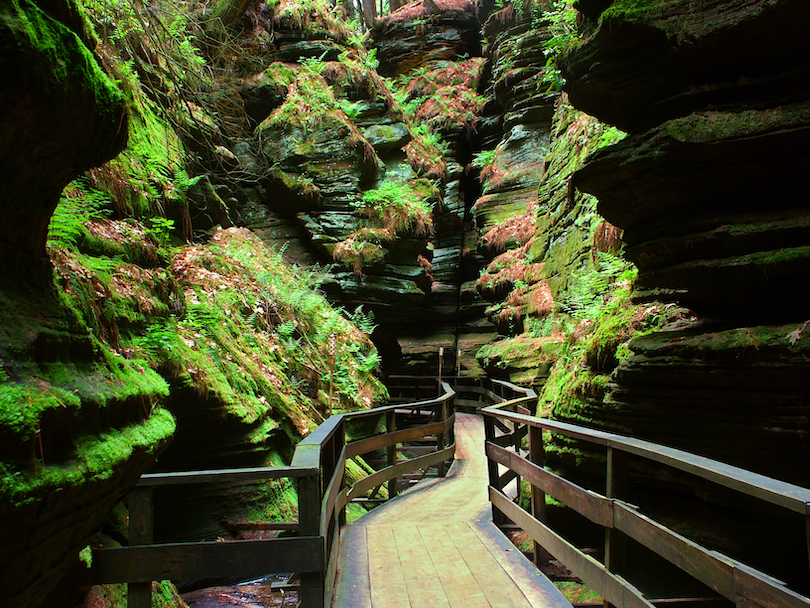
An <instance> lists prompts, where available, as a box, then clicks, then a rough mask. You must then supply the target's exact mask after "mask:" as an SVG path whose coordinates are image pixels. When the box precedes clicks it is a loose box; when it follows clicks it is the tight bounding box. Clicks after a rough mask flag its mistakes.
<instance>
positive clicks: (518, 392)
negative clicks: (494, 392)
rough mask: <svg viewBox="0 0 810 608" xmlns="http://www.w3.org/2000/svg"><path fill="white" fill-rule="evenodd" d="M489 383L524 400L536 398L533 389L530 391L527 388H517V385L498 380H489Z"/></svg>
mask: <svg viewBox="0 0 810 608" xmlns="http://www.w3.org/2000/svg"><path fill="white" fill-rule="evenodd" d="M490 382H491V383H492V384H493V385H494V386H501V387H503V388H505V389H508V390H510V391H512V393H513V394H515V395H520V396H521V397H523V396H525V398H531V397H537V393H535V392H534V389H531V388H529V387H527V386H518V385H517V384H512V383H511V382H508V381H507V380H500V379H498V378H490Z"/></svg>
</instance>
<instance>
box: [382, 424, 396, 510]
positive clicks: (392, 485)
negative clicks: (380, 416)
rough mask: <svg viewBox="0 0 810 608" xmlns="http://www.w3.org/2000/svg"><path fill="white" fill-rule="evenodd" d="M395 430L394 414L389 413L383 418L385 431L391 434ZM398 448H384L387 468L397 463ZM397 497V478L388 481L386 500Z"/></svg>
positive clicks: (393, 446)
mask: <svg viewBox="0 0 810 608" xmlns="http://www.w3.org/2000/svg"><path fill="white" fill-rule="evenodd" d="M396 430H397V416H396V413H395V412H389V413H388V414H386V416H385V431H386V432H387V433H393V432H394V431H396ZM398 449H399V447H397V446H396V445H392V446H388V448H386V453H385V458H386V461H387V462H386V463H387V465H388V466H389V467H392V466H394V465H395V464H396V463H397V450H398ZM396 495H397V478H396V477H392V478H391V479H389V480H388V498H394V496H396Z"/></svg>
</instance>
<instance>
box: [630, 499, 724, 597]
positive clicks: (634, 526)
mask: <svg viewBox="0 0 810 608" xmlns="http://www.w3.org/2000/svg"><path fill="white" fill-rule="evenodd" d="M614 517H615V527H616V529H617V530H621V531H622V532H624V533H625V534H626V535H627V536H629V537H630V538H632V539H633V540H635V541H636V542H638V543H640V544H642V545H644V546H645V547H647V548H648V549H650V550H651V551H653V552H654V553H657V554H658V555H660V556H661V557H663V558H664V559H666V560H667V561H669V562H670V563H672V564H674V565H676V566H677V567H678V568H680V569H681V570H683V571H684V572H686V573H687V574H690V575H691V576H693V577H695V578H696V579H697V580H699V581H700V582H702V583H703V584H705V585H706V586H708V587H710V588H711V589H714V590H715V591H716V592H717V593H719V594H720V595H722V596H723V597H726V598H728V599H730V600H732V601H733V600H734V596H735V591H734V567H733V562H731V561H730V560H728V559H724V558H721V557H719V556H718V555H717V554H715V553H713V552H711V551H709V550H708V549H706V548H704V547H701V546H700V545H698V544H697V543H695V542H692V541H691V540H689V539H687V538H685V537H683V536H681V535H680V534H677V533H676V532H673V531H672V530H669V529H668V528H666V527H664V526H662V525H661V524H659V523H657V522H655V521H653V520H651V519H649V518H648V517H646V516H644V515H642V514H641V513H639V512H638V511H636V510H635V509H633V508H632V507H630V506H629V505H627V504H625V503H623V502H621V501H616V502H615V503H614Z"/></svg>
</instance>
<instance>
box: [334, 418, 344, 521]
mask: <svg viewBox="0 0 810 608" xmlns="http://www.w3.org/2000/svg"><path fill="white" fill-rule="evenodd" d="M344 447H346V425H345V422H344V421H343V420H341V422H340V426H339V427H338V429H337V431H336V432H335V466H338V465H340V466H343V479H342V480H341V482H340V486H341V488H342V487H343V486H345V484H346V463H345V462H344V463H342V465H341V463H340V462H338V461H339V460H340V454H341V453H342V452H343V448H344ZM336 515H337V525H338V526H345V525H346V506H345V505H344V506H343V508H342V509H341V510H340V512H339V513H337V514H336Z"/></svg>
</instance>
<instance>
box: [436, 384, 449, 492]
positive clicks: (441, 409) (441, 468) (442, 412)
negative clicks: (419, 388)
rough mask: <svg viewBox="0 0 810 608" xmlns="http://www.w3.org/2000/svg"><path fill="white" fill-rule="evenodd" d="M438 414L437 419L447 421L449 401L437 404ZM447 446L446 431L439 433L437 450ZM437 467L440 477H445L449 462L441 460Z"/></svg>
mask: <svg viewBox="0 0 810 608" xmlns="http://www.w3.org/2000/svg"><path fill="white" fill-rule="evenodd" d="M439 386H441V385H439ZM436 414H437V416H436V419H437V420H439V421H441V422H445V421H446V420H447V402H446V401H442V402H441V403H439V404H438V405H437V406H436ZM446 446H447V444H446V442H445V438H444V432H442V433H439V434H438V435H436V450H437V451H441V450H443V449H444V448H445V447H446ZM436 468H437V469H438V473H439V477H444V476H445V474H446V473H447V464H446V463H445V462H444V461H441V462H440V463H439V464H438V465H437V467H436Z"/></svg>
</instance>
